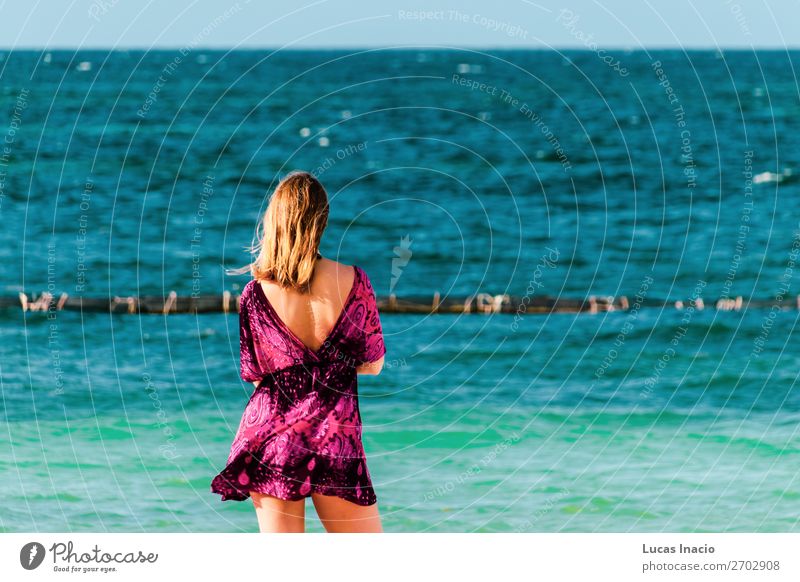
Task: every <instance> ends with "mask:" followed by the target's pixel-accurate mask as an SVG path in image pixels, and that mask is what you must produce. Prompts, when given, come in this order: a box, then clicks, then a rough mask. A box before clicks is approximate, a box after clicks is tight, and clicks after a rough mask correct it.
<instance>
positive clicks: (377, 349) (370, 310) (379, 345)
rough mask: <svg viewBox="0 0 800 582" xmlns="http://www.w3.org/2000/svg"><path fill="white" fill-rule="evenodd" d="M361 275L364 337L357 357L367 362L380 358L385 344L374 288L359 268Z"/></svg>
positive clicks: (384, 351) (384, 350)
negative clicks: (363, 304) (364, 311)
mask: <svg viewBox="0 0 800 582" xmlns="http://www.w3.org/2000/svg"><path fill="white" fill-rule="evenodd" d="M361 277H362V279H363V283H362V285H363V286H362V289H361V293H362V300H363V301H364V303H365V306H366V315H365V317H364V339H363V344H362V349H361V353H360V358H359V359H360V360H361V362H363V363H368V362H375V361H377V360H380V359H381V357H383V355H384V354H385V353H386V345H385V344H384V342H383V328H382V327H381V319H380V316H379V315H378V303H377V300H376V298H375V290H374V289H373V288H372V283H371V282H370V280H369V277H367V274H366V273H365V272H364V271H363V270H361Z"/></svg>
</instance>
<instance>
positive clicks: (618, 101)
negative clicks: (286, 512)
mask: <svg viewBox="0 0 800 582" xmlns="http://www.w3.org/2000/svg"><path fill="white" fill-rule="evenodd" d="M615 56H616V57H617V58H619V60H620V61H621V62H622V63H624V65H625V67H626V70H627V71H629V74H628V75H627V76H622V75H620V74H619V73H618V72H616V71H615V70H614V69H613V68H611V67H609V66H607V65H606V64H605V63H604V62H603V61H601V60H600V59H598V57H597V56H596V55H595V54H594V53H592V52H589V51H582V52H581V51H571V52H564V53H558V52H555V51H502V52H476V51H467V50H458V51H456V50H454V51H433V50H428V49H418V50H414V49H409V50H402V51H389V50H370V51H363V52H329V51H298V52H291V51H289V52H286V51H282V52H279V53H274V54H273V53H271V52H269V51H237V52H233V53H226V52H215V51H205V50H199V49H196V50H194V51H190V52H188V53H187V54H185V55H184V54H181V53H180V52H179V51H177V50H176V51H158V52H149V53H144V52H136V51H130V52H127V51H117V52H98V51H80V52H78V53H75V52H57V51H54V52H49V53H48V52H24V51H23V52H13V53H5V54H4V55H3V56H2V60H0V111H2V112H3V116H4V117H2V123H0V133H3V134H4V136H5V144H4V147H5V150H0V219H1V220H0V222H1V223H2V225H3V226H2V230H1V231H0V259H2V260H1V261H0V292H1V293H3V294H5V295H15V294H16V293H18V292H20V291H25V292H28V293H31V292H40V291H45V290H50V291H51V292H52V293H54V294H59V293H61V292H66V293H69V294H70V295H84V296H108V295H120V296H125V295H133V294H166V293H167V292H169V291H171V290H175V291H177V292H178V293H179V294H182V295H186V294H190V293H192V292H196V293H221V292H222V291H223V290H226V289H227V290H232V291H234V292H236V291H237V290H238V289H241V287H242V286H243V285H244V284H245V283H246V282H247V278H246V277H232V276H229V275H226V274H225V271H224V270H225V268H226V267H236V266H240V265H242V264H244V263H245V262H246V261H247V254H246V252H245V248H246V247H247V246H248V245H249V244H250V243H251V242H252V239H253V236H254V227H255V224H256V220H257V219H258V216H259V213H260V212H262V211H263V210H264V208H265V206H264V204H265V200H266V196H267V195H268V194H269V192H270V191H271V189H272V188H273V187H274V185H275V184H276V182H277V180H278V179H279V178H280V177H281V176H283V175H284V174H285V173H287V172H288V171H290V170H293V169H306V170H309V171H313V172H315V173H316V174H317V175H318V177H319V178H320V180H321V181H322V182H323V184H324V185H325V186H326V188H327V190H328V193H329V196H330V198H331V204H332V206H331V217H330V221H329V227H328V231H327V232H326V235H325V238H324V240H323V248H322V252H323V254H325V255H327V256H329V257H332V258H337V259H338V260H341V261H343V262H346V263H356V264H358V265H360V266H361V267H363V268H364V269H365V270H366V271H367V272H368V273H369V275H370V278H371V279H372V281H373V283H374V285H375V288H376V291H377V293H378V294H379V295H386V294H388V293H389V292H390V291H393V292H395V293H397V294H398V296H411V295H425V296H430V295H431V294H432V293H433V292H434V291H437V290H438V291H440V292H441V293H442V295H443V296H446V295H452V296H454V297H461V296H465V295H470V294H473V293H476V292H488V293H492V294H495V293H506V292H507V293H512V294H514V295H518V296H522V295H526V294H527V295H528V296H529V297H530V296H537V295H543V294H549V295H555V296H563V297H567V298H584V297H586V296H587V295H590V294H599V295H626V296H628V298H629V299H630V301H631V304H632V307H633V308H632V309H631V310H630V311H629V312H615V313H609V314H606V313H600V314H596V315H588V314H582V315H572V314H566V315H552V316H530V317H524V318H522V319H518V318H517V319H515V318H514V316H513V315H496V316H486V317H484V316H478V315H468V316H455V315H438V316H430V317H423V316H412V315H392V314H385V315H384V316H383V322H384V330H385V333H386V339H387V347H388V349H389V353H388V354H387V359H388V360H391V361H390V363H389V365H388V367H387V369H386V370H385V371H384V373H383V374H382V375H381V376H379V377H377V378H368V379H365V380H363V381H362V382H361V386H360V390H361V393H362V403H363V404H362V410H363V415H364V421H365V446H366V448H367V454H368V457H369V458H370V463H371V464H370V467H371V472H372V473H373V477H374V478H375V485H376V488H377V492H378V496H379V500H380V503H381V508H382V511H383V512H384V515H385V520H386V527H387V529H389V530H395V531H422V530H424V531H434V530H435V531H440V530H454V531H474V530H481V531H561V530H565V531H627V530H634V531H656V530H657V531H661V530H670V531H675V530H678V531H696V530H701V531H723V530H724V531H727V530H730V531H750V530H759V531H762V530H763V531H788V530H794V529H796V528H797V519H798V515H799V513H798V512H799V511H800V484H798V480H797V468H796V467H797V463H796V456H797V454H798V451H800V439H798V435H797V430H796V427H797V420H798V418H800V398H798V392H797V388H796V379H797V364H798V362H799V361H800V350H799V349H798V348H797V342H796V337H797V333H796V331H795V327H796V324H797V316H798V311H796V310H795V309H794V306H795V296H796V295H797V294H798V293H800V291H798V285H797V281H796V278H797V274H796V270H797V269H796V264H795V261H796V259H797V255H798V250H799V249H800V242H799V241H800V239H798V230H799V229H798V221H800V214H798V213H797V211H796V210H795V208H796V203H795V198H796V197H797V195H798V184H799V183H798V182H797V181H796V177H797V176H798V175H800V174H798V172H800V169H799V168H800V160H798V156H800V148H798V138H797V135H798V129H800V128H798V125H800V115H798V114H800V101H798V84H797V77H796V66H797V65H798V64H800V53H796V52H789V53H786V52H737V51H725V52H721V53H717V52H710V51H709V52H688V53H684V52H682V51H652V52H649V53H648V52H644V51H641V52H619V53H617V54H616V55H615ZM176 59H177V60H176ZM397 248H400V249H405V250H406V251H410V259H409V260H408V262H407V264H405V265H404V266H403V267H402V268H401V270H400V273H399V276H398V274H397V272H395V273H394V275H393V268H392V266H393V259H394V258H396V257H397V256H398V251H397ZM406 254H408V253H406ZM545 258H547V260H545ZM738 295H742V296H744V297H745V298H747V297H752V298H756V299H759V300H762V301H763V302H765V307H764V308H761V309H748V310H744V311H739V312H735V311H734V312H722V311H717V310H714V309H710V308H709V307H713V302H714V300H715V299H717V298H718V297H736V296H738ZM637 297H640V298H641V299H642V306H641V309H640V308H639V305H638V304H637V299H636V298H637ZM697 297H702V298H704V299H705V302H706V305H707V308H706V309H702V310H700V309H697V308H695V306H694V304H693V302H692V300H694V299H696V298H697ZM679 299H680V300H683V301H684V302H685V304H686V305H687V306H688V307H689V308H688V309H683V310H677V309H673V308H668V309H659V308H651V307H646V306H645V304H646V303H647V302H648V301H651V300H665V301H666V300H668V301H670V302H673V301H676V300H679ZM237 331H238V328H237V322H236V319H235V316H225V315H222V314H220V315H200V316H186V315H177V316H170V317H168V318H166V319H165V318H162V317H158V316H143V317H138V316H135V317H129V316H122V315H119V316H114V317H110V316H109V315H103V314H88V313H87V314H80V313H72V312H63V313H58V314H57V315H56V316H55V317H53V318H50V319H48V317H47V315H46V314H37V313H27V314H23V313H21V312H19V311H18V310H9V311H5V312H2V313H0V334H2V335H1V336H0V338H1V341H0V386H1V387H2V395H3V400H2V403H3V404H2V407H0V413H1V414H2V417H3V430H0V467H2V470H3V472H4V474H6V475H8V476H9V477H8V478H6V479H4V480H3V482H2V485H0V487H2V489H1V490H0V491H2V493H3V495H2V499H3V501H2V502H0V507H1V508H2V510H1V511H0V527H2V528H4V529H6V530H12V531H17V530H30V529H37V530H94V529H101V530H111V531H119V530H122V531H136V530H146V531H152V530H166V531H181V530H189V531H198V530H212V531H218V530H231V531H234V530H242V529H246V530H254V529H255V520H254V517H253V515H252V508H251V507H250V506H249V505H247V504H238V505H237V504H233V503H227V504H222V503H221V502H219V499H218V497H216V496H213V495H212V494H211V493H210V492H209V490H208V487H209V483H210V479H211V477H213V475H214V474H216V472H217V471H218V470H219V468H221V464H222V463H223V462H224V459H225V456H226V455H227V449H228V446H229V444H230V441H231V439H232V437H233V432H234V430H235V428H236V425H237V423H238V419H239V416H240V415H241V411H242V409H243V407H244V404H245V403H246V401H247V397H248V395H249V392H250V388H249V387H248V386H244V385H242V383H241V381H240V380H239V379H238V375H237V366H238V360H237V358H238V354H237V347H238V335H237ZM54 500H55V501H56V506H57V507H56V509H55V510H54V509H53V501H54ZM198 501H199V503H198ZM312 529H313V527H312Z"/></svg>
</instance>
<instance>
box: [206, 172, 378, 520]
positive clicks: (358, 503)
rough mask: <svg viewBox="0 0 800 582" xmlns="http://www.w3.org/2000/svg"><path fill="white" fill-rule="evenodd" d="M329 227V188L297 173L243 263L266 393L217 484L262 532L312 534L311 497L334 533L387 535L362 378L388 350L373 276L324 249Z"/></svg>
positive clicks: (247, 309) (248, 338) (253, 360)
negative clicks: (367, 447)
mask: <svg viewBox="0 0 800 582" xmlns="http://www.w3.org/2000/svg"><path fill="white" fill-rule="evenodd" d="M327 222H328V197H327V194H326V192H325V189H324V188H323V187H322V184H320V183H319V181H317V179H316V178H314V176H312V175H311V174H308V173H305V172H296V173H292V174H290V175H289V176H287V177H286V178H285V179H284V180H282V181H281V182H280V184H278V187H277V189H276V190H275V193H274V194H273V195H272V198H271V200H270V203H269V207H268V208H267V210H266V212H265V214H264V217H263V223H262V229H261V233H260V237H259V239H260V240H259V244H258V245H257V249H258V256H257V257H256V259H255V261H254V262H253V263H252V264H250V265H248V266H247V267H245V269H248V270H249V271H250V272H251V274H252V276H253V280H252V281H250V282H248V283H247V285H245V287H244V289H243V290H242V295H241V299H240V305H239V340H240V348H241V377H242V379H243V380H245V381H247V382H252V383H253V384H254V385H255V387H256V389H255V391H254V392H253V394H252V396H251V397H250V400H249V402H248V403H247V407H246V408H245V411H244V414H243V416H242V420H241V424H240V425H239V430H238V432H237V434H236V438H235V439H234V441H233V445H232V447H231V451H230V455H229V456H228V461H227V466H226V467H225V469H223V470H222V472H220V473H219V474H218V475H217V476H216V477H215V478H214V480H213V481H212V483H211V490H212V491H213V492H215V493H218V494H220V495H222V500H223V501H224V500H226V499H234V500H237V501H243V500H245V499H247V498H248V497H250V498H251V499H252V500H253V503H254V505H255V508H256V515H257V517H258V524H259V529H260V530H261V531H262V532H302V531H304V529H305V498H306V497H311V499H312V501H313V502H314V507H315V508H316V510H317V514H318V515H319V517H320V519H321V520H322V523H323V525H324V526H325V529H326V530H327V531H329V532H379V531H382V529H381V521H380V517H379V515H378V506H377V502H376V497H375V492H374V490H373V488H372V481H371V479H370V474H369V471H368V470H367V464H366V459H365V456H364V448H363V446H362V444H361V414H360V412H359V407H358V390H357V374H378V373H380V371H381V368H382V367H383V359H384V354H385V353H386V347H385V346H384V342H383V334H382V330H381V323H380V319H379V317H378V309H377V306H376V303H375V293H374V291H373V289H372V285H371V283H370V280H369V278H368V277H367V274H366V273H365V272H364V271H363V270H361V269H360V268H359V267H357V266H348V265H343V264H340V263H337V262H335V261H331V260H328V259H326V258H323V257H322V255H320V254H319V252H318V249H319V244H320V239H321V238H322V233H323V231H324V230H325V227H326V225H327Z"/></svg>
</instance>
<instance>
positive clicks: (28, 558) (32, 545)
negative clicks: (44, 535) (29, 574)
mask: <svg viewBox="0 0 800 582" xmlns="http://www.w3.org/2000/svg"><path fill="white" fill-rule="evenodd" d="M44 555H45V551H44V546H43V545H42V544H40V543H39V542H28V543H27V544H25V545H24V546H22V549H21V550H20V551H19V563H20V564H22V567H23V568H25V569H26V570H35V569H36V568H38V567H39V566H40V565H41V564H42V562H43V561H44Z"/></svg>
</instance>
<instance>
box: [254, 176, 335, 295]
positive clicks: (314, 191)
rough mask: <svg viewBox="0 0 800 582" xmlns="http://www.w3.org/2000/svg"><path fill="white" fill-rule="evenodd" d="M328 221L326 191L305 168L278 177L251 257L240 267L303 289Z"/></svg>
mask: <svg viewBox="0 0 800 582" xmlns="http://www.w3.org/2000/svg"><path fill="white" fill-rule="evenodd" d="M327 225H328V194H327V192H325V188H323V187H322V184H320V182H319V180H317V179H316V178H315V177H314V176H313V175H311V174H309V173H308V172H292V173H290V174H289V175H288V176H286V177H285V178H284V179H283V180H281V181H280V183H279V184H278V186H277V187H276V188H275V192H273V194H272V196H271V197H270V201H269V205H268V206H267V210H266V212H264V215H263V216H262V218H261V220H260V222H259V234H258V243H257V244H256V245H255V246H253V247H252V248H251V252H252V253H253V254H257V256H256V258H255V260H254V261H253V262H252V263H250V264H249V265H247V266H246V267H243V268H242V269H240V270H239V271H240V272H245V271H247V270H249V271H250V274H251V275H252V276H253V278H255V279H258V280H261V279H268V280H271V281H274V282H275V283H277V284H278V285H280V286H281V287H289V288H292V289H296V290H298V291H300V292H307V291H308V290H309V288H310V284H311V278H312V277H313V275H314V266H315V265H316V262H317V258H319V256H320V255H319V245H320V241H321V240H322V233H323V231H324V230H325V227H326V226H327Z"/></svg>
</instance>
